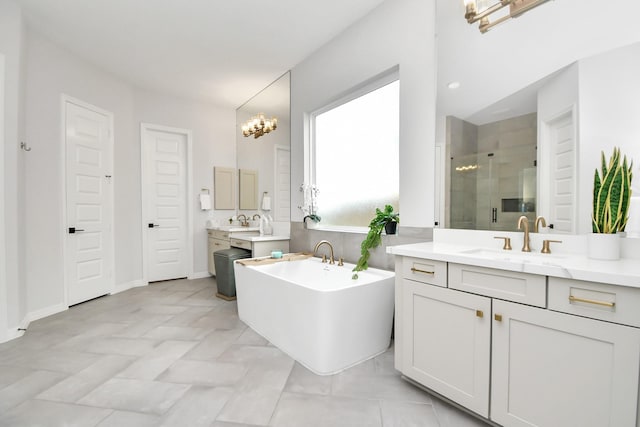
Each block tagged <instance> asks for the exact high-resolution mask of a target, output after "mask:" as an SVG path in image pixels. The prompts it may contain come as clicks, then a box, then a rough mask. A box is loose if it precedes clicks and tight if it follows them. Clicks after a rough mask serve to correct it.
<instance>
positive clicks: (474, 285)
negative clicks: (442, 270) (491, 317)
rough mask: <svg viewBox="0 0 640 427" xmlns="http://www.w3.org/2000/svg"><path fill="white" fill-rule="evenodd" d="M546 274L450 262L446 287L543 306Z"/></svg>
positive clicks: (545, 300) (545, 293) (544, 302)
mask: <svg viewBox="0 0 640 427" xmlns="http://www.w3.org/2000/svg"><path fill="white" fill-rule="evenodd" d="M546 283H547V280H546V276H538V275H535V274H527V273H519V272H517V271H506V270H496V269H493V268H485V267H476V266H473V265H463V264H453V263H449V287H450V288H452V289H458V290H461V291H467V292H471V293H474V294H478V295H484V296H488V297H494V298H499V299H503V300H506V301H513V302H519V303H523V304H529V305H535V306H537V307H542V308H545V307H546V305H547V304H546V303H547V284H546Z"/></svg>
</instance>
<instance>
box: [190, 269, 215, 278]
mask: <svg viewBox="0 0 640 427" xmlns="http://www.w3.org/2000/svg"><path fill="white" fill-rule="evenodd" d="M205 277H211V273H209V272H208V271H201V272H199V273H193V274H192V275H191V276H189V278H188V279H189V280H193V279H204V278H205Z"/></svg>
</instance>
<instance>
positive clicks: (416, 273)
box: [402, 257, 447, 287]
mask: <svg viewBox="0 0 640 427" xmlns="http://www.w3.org/2000/svg"><path fill="white" fill-rule="evenodd" d="M402 277H404V278H405V279H409V280H414V281H416V282H422V283H429V284H431V285H436V286H442V287H447V263H446V262H444V261H432V260H430V259H423V258H410V257H403V260H402Z"/></svg>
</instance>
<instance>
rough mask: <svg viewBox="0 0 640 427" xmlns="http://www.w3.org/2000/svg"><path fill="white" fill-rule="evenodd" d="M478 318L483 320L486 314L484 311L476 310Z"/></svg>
mask: <svg viewBox="0 0 640 427" xmlns="http://www.w3.org/2000/svg"><path fill="white" fill-rule="evenodd" d="M476 316H478V317H480V318H482V317H484V313H483V312H482V310H476Z"/></svg>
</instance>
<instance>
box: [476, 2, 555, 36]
mask: <svg viewBox="0 0 640 427" xmlns="http://www.w3.org/2000/svg"><path fill="white" fill-rule="evenodd" d="M547 1H549V0H497V3H495V4H494V5H492V6H489V7H486V6H485V5H487V4H488V3H489V1H488V0H464V4H465V14H464V17H465V18H466V19H467V22H468V23H469V24H473V23H475V22H478V21H480V27H479V29H480V32H481V33H486V32H487V31H489V30H490V29H491V28H492V27H495V26H496V25H498V24H500V23H501V22H504V21H506V20H507V19H509V18H517V17H518V16H520V15H522V14H523V13H525V12H526V11H528V10H531V9H533V8H534V7H536V6H540V5H541V4H542V3H546V2H547ZM507 6H509V11H508V12H507V13H504V11H503V13H498V14H496V15H494V16H498V15H502V16H500V17H499V18H497V19H495V20H494V21H493V22H492V21H490V20H489V17H490V16H491V15H492V14H494V13H496V12H498V11H499V10H501V9H502V8H504V7H507ZM480 9H482V11H481V12H480V13H478V10H480Z"/></svg>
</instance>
